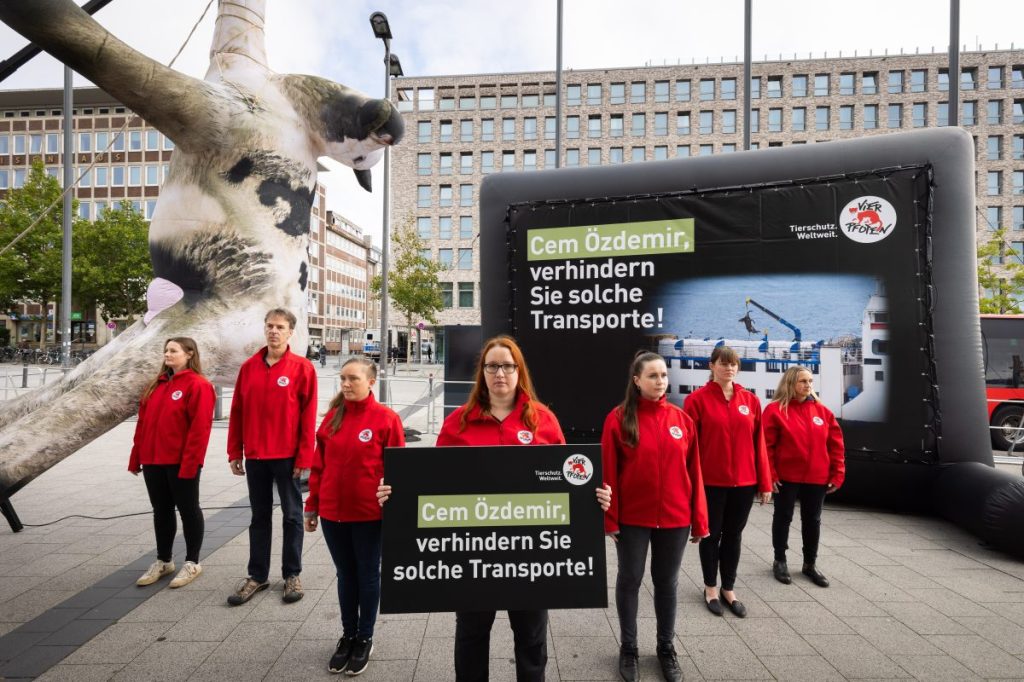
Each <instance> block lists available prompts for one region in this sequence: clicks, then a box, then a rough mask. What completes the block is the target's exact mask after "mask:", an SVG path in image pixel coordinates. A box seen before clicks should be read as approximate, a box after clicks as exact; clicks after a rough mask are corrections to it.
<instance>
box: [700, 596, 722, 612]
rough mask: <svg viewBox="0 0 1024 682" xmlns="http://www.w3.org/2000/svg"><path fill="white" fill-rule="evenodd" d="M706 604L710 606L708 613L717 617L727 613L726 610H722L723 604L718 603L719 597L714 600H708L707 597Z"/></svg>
mask: <svg viewBox="0 0 1024 682" xmlns="http://www.w3.org/2000/svg"><path fill="white" fill-rule="evenodd" d="M704 603H705V604H707V605H708V611H710V612H711V613H713V614H715V615H716V616H721V615H722V614H723V613H725V610H724V609H723V608H722V602H720V601H718V598H717V597H716V598H714V599H708V598H707V597H705V598H704Z"/></svg>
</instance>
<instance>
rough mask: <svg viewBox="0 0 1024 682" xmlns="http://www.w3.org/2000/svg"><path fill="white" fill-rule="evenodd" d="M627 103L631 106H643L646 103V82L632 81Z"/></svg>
mask: <svg viewBox="0 0 1024 682" xmlns="http://www.w3.org/2000/svg"><path fill="white" fill-rule="evenodd" d="M629 101H630V103H632V104H644V103H645V102H646V101H647V82H646V81H633V82H632V83H630V84H629Z"/></svg>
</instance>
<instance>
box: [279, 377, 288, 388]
mask: <svg viewBox="0 0 1024 682" xmlns="http://www.w3.org/2000/svg"><path fill="white" fill-rule="evenodd" d="M277 385H278V386H287V385H288V377H278V378H277Z"/></svg>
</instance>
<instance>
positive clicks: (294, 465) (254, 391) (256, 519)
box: [228, 308, 317, 606]
mask: <svg viewBox="0 0 1024 682" xmlns="http://www.w3.org/2000/svg"><path fill="white" fill-rule="evenodd" d="M296 322H297V320H296V319H295V315H293V314H292V313H291V311H289V310H286V309H284V308H274V309H273V310H271V311H270V312H268V313H267V315H266V317H265V318H264V325H263V332H264V334H265V335H266V338H267V345H266V346H265V347H264V348H262V349H260V351H259V352H258V353H256V354H255V355H253V356H252V357H251V358H249V359H248V360H246V361H245V362H244V363H243V364H242V367H241V369H239V371H238V379H236V380H235V393H234V396H233V397H232V399H231V420H230V422H229V425H228V462H229V463H230V465H231V473H233V474H235V475H236V476H245V477H246V483H247V484H248V487H249V505H250V506H251V507H252V521H251V522H250V524H249V567H248V571H249V577H248V578H246V579H245V581H244V582H243V583H242V584H241V585H240V586H239V587H238V589H237V590H235V592H234V593H233V594H232V595H231V596H230V597H228V603H229V604H231V605H233V606H237V605H239V604H244V603H245V602H247V601H249V600H250V599H251V598H252V596H253V595H254V594H256V593H257V592H259V591H261V590H265V589H267V587H269V586H270V583H269V582H268V578H269V576H270V541H271V534H272V530H271V515H272V513H273V509H274V485H275V484H276V485H277V494H278V497H279V498H280V499H281V515H282V516H283V517H284V518H283V526H284V546H283V549H282V553H281V568H282V573H283V576H284V580H285V585H284V601H286V602H289V603H291V602H296V601H298V600H300V599H302V596H303V592H302V582H301V581H300V580H299V574H300V573H301V572H302V534H303V529H302V492H301V491H300V490H299V479H300V478H301V477H302V473H303V471H304V470H306V471H308V470H309V467H310V466H311V464H312V462H313V449H314V446H315V437H316V408H317V401H316V389H317V377H316V369H314V367H313V364H312V363H311V362H310V361H309V360H307V359H306V358H304V357H302V356H300V355H296V354H295V353H293V352H291V348H290V347H289V346H288V340H289V339H290V338H291V337H292V334H293V333H294V332H295V323H296ZM243 456H244V457H245V465H244V466H243V463H242V462H243V459H242V458H243Z"/></svg>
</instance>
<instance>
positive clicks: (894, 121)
mask: <svg viewBox="0 0 1024 682" xmlns="http://www.w3.org/2000/svg"><path fill="white" fill-rule="evenodd" d="M888 125H889V127H890V128H901V127H903V105H902V104H890V105H889V119H888Z"/></svg>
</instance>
